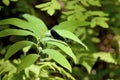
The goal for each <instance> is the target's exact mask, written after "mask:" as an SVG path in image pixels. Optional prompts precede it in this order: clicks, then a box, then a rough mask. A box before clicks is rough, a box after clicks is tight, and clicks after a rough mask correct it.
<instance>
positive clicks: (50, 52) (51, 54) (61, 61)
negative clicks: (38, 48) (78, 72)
mask: <svg viewBox="0 0 120 80" xmlns="http://www.w3.org/2000/svg"><path fill="white" fill-rule="evenodd" d="M43 53H46V54H48V55H49V57H50V58H52V59H53V60H55V61H56V62H57V63H58V64H60V65H61V66H63V67H64V68H66V69H68V70H69V71H70V72H71V71H72V68H71V65H70V63H69V62H68V61H67V59H66V58H65V57H64V56H63V55H62V54H61V53H60V52H58V51H57V50H53V49H45V50H43Z"/></svg>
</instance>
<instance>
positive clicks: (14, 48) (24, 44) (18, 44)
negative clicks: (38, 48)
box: [5, 41, 35, 60]
mask: <svg viewBox="0 0 120 80" xmlns="http://www.w3.org/2000/svg"><path fill="white" fill-rule="evenodd" d="M33 44H35V43H33V42H31V41H19V42H16V43H14V44H13V45H11V46H10V47H9V48H8V50H7V53H6V54H5V60H7V59H8V58H10V57H11V56H12V55H14V54H15V53H16V52H17V51H19V50H21V49H23V48H24V47H27V46H32V45H33Z"/></svg>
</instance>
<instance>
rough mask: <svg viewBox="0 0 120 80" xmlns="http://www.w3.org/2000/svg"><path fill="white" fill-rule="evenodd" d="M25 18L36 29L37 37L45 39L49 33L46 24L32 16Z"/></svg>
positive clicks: (27, 15) (25, 15)
mask: <svg viewBox="0 0 120 80" xmlns="http://www.w3.org/2000/svg"><path fill="white" fill-rule="evenodd" d="M23 17H24V18H25V19H27V20H28V22H29V24H30V25H31V26H32V27H34V29H35V31H34V32H36V33H37V35H40V37H44V35H45V32H47V31H48V29H47V26H46V25H45V24H44V22H43V21H42V20H40V19H38V18H36V17H34V16H32V15H29V14H24V15H23Z"/></svg>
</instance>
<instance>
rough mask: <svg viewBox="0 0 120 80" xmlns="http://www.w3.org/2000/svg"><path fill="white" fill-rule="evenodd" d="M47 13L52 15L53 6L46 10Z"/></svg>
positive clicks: (53, 11)
mask: <svg viewBox="0 0 120 80" xmlns="http://www.w3.org/2000/svg"><path fill="white" fill-rule="evenodd" d="M47 13H48V14H49V15H51V16H52V15H53V14H54V13H55V9H54V8H49V9H48V10H47Z"/></svg>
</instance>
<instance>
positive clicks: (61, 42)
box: [42, 37, 67, 46]
mask: <svg viewBox="0 0 120 80" xmlns="http://www.w3.org/2000/svg"><path fill="white" fill-rule="evenodd" d="M42 40H43V41H45V42H50V41H53V42H57V43H60V44H64V45H66V46H67V43H65V42H64V41H60V40H57V39H53V38H50V37H45V38H43V39H42Z"/></svg>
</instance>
